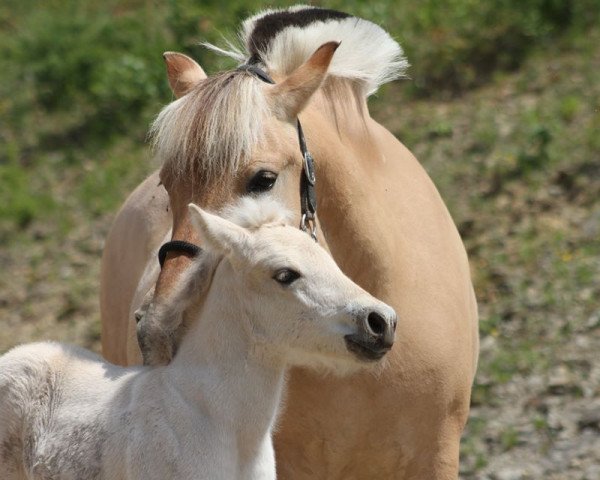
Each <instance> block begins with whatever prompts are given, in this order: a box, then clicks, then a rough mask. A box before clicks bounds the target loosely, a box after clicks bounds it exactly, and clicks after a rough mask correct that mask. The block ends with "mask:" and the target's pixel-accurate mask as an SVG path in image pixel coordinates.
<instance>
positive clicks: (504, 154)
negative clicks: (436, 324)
mask: <svg viewBox="0 0 600 480" xmlns="http://www.w3.org/2000/svg"><path fill="white" fill-rule="evenodd" d="M293 3H296V2H279V3H276V4H265V3H263V2H258V1H254V0H233V1H229V2H222V1H220V2H217V1H213V0H207V1H202V2H201V1H193V0H180V1H174V0H168V1H161V2H159V1H148V0H121V1H115V0H102V1H99V0H87V1H81V0H46V1H44V2H40V1H32V0H3V1H2V3H0V72H1V73H0V80H1V81H0V242H1V245H2V249H1V250H0V272H1V273H0V327H1V328H0V352H2V351H5V350H6V349H7V348H9V347H10V346H12V345H14V344H16V343H19V342H23V341H28V340H33V339H42V338H55V339H61V340H67V341H72V342H76V343H79V344H81V345H84V346H86V347H89V348H93V349H95V350H98V348H99V330H100V327H99V313H98V307H97V303H98V282H99V280H98V279H99V258H100V254H101V249H102V245H103V239H104V237H105V235H106V232H107V231H108V228H109V226H110V221H111V219H112V218H113V216H114V214H115V212H116V209H117V208H118V207H119V205H120V204H121V203H122V202H123V200H124V199H125V197H126V195H127V194H128V193H129V192H130V191H131V190H132V189H133V188H134V187H135V186H136V185H137V183H139V182H140V181H141V180H142V179H143V178H144V176H145V175H146V174H148V173H149V172H150V171H152V169H153V168H156V165H155V164H153V162H152V159H151V154H150V152H149V149H148V146H147V144H146V132H147V130H148V126H149V123H150V122H151V120H152V118H153V117H154V116H155V115H156V114H157V113H158V111H159V110H160V108H161V106H162V105H164V104H166V103H168V102H169V101H170V100H171V99H172V97H171V93H170V91H169V89H168V84H167V82H166V77H165V73H164V66H163V61H162V58H161V54H162V52H163V51H167V50H176V51H182V52H185V53H188V54H190V55H192V56H193V57H195V58H196V59H197V60H198V61H199V62H200V64H201V65H202V66H203V67H204V68H205V70H206V71H207V72H208V73H209V74H210V73H214V72H216V71H218V70H221V69H223V68H228V67H232V66H233V65H232V64H231V63H230V61H229V60H227V59H224V58H220V57H217V56H215V55H214V54H213V53H210V52H208V51H206V50H203V49H202V48H201V47H199V46H198V42H199V41H203V40H208V41H211V42H214V43H217V44H223V43H224V42H223V38H224V37H225V38H233V37H234V36H235V32H236V29H237V27H238V26H239V23H240V21H241V20H242V19H243V18H245V17H246V16H248V15H249V14H252V13H255V12H256V11H258V10H260V9H262V8H266V7H269V6H285V5H291V4H293ZM314 4H315V5H320V6H326V7H328V8H335V9H339V10H343V11H346V12H348V13H352V14H355V15H357V16H361V17H363V18H366V19H369V20H372V21H374V22H376V23H378V24H380V25H382V26H383V27H384V28H385V29H386V30H388V31H389V32H390V33H391V34H392V35H393V36H394V37H395V38H396V39H397V40H398V41H399V42H400V43H401V45H402V46H403V47H404V49H405V52H406V54H407V56H408V59H409V61H410V63H411V65H412V66H411V68H410V70H409V74H410V79H407V80H403V81H399V82H395V83H393V84H391V85H387V86H385V87H384V88H383V89H382V90H381V91H380V92H379V93H378V95H377V96H376V97H374V98H372V99H371V101H370V108H371V111H372V114H373V116H374V117H375V118H377V119H378V120H379V121H380V122H381V123H383V124H384V125H385V126H387V127H388V128H389V129H390V130H391V131H392V132H393V133H394V134H395V135H396V136H398V138H399V139H400V140H401V141H402V142H404V143H405V144H406V145H407V146H408V147H409V148H410V149H411V150H412V151H413V152H414V153H415V154H416V155H417V157H418V158H419V159H420V160H421V161H422V162H423V164H424V166H425V168H426V169H427V170H428V172H429V173H430V175H431V176H432V178H433V179H434V181H435V182H436V184H437V185H438V188H439V189H440V191H441V193H442V196H443V197H444V199H445V200H446V202H447V204H448V206H449V208H450V210H451V213H452V214H453V217H454V219H455V221H456V222H457V224H458V226H459V229H460V231H461V234H462V235H463V238H464V240H465V243H466V245H467V248H468V250H469V254H470V258H471V264H472V267H473V268H472V270H473V277H474V281H475V285H476V290H477V296H478V299H479V303H480V313H481V336H482V337H481V338H482V354H481V360H480V369H479V374H478V379H477V382H476V385H475V387H474V396H473V409H472V412H473V413H472V418H471V421H470V423H469V427H468V429H467V432H466V435H465V439H464V441H463V448H462V455H463V462H462V466H461V469H462V470H461V471H462V476H463V477H464V478H498V479H501V478H502V479H503V478H507V479H508V478H557V479H558V478H560V479H563V478H573V479H575V478H577V479H581V478H590V479H592V478H600V467H598V468H599V469H597V470H594V468H596V467H594V465H599V464H600V459H599V456H600V440H598V438H599V437H600V435H599V433H600V403H599V401H600V400H599V399H600V366H599V365H598V360H597V352H599V351H600V307H599V298H600V240H599V239H600V22H599V20H600V0H580V1H575V0H571V1H569V0H529V1H522V0H521V1H518V0H487V1H484V0H446V1H441V0H423V1H420V2H408V1H389V0H372V1H359V0H355V1H352V0H348V1H341V0H340V1H337V0H336V1H330V2H314ZM565 412H566V413H565ZM590 412H591V413H590ZM594 412H598V413H597V416H596V417H594V414H595V413H594ZM590 418H591V420H590ZM586 419H587V420H586ZM557 451H558V452H559V453H556V452H557ZM560 452H562V453H560ZM594 452H595V453H594ZM517 458H519V459H521V460H519V461H518V462H517V461H516V460H515V459H517ZM513 460H515V461H513ZM515 465H517V466H515ZM507 469H508V470H507ZM511 469H512V470H511ZM511 475H512V476H511Z"/></svg>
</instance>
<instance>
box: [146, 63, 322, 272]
mask: <svg viewBox="0 0 600 480" xmlns="http://www.w3.org/2000/svg"><path fill="white" fill-rule="evenodd" d="M237 69H238V70H244V71H247V72H250V73H252V74H253V75H254V76H255V77H257V78H258V79H259V80H262V81H263V82H265V83H270V84H275V81H274V80H273V79H272V78H271V77H270V76H269V74H268V73H267V72H265V71H264V70H262V69H261V68H259V67H258V66H256V65H255V64H253V63H246V64H244V65H240V66H239V67H238V68H237ZM296 130H297V131H298V143H299V145H300V152H301V153H302V174H301V176H300V213H301V215H302V216H301V219H300V229H301V230H302V231H304V232H308V233H310V236H311V237H312V239H313V240H314V241H315V242H316V241H317V192H316V190H315V182H316V176H315V161H314V159H313V157H312V155H311V154H310V152H309V151H308V148H307V147H306V139H305V138H304V132H303V131H302V125H301V124H300V120H299V119H296ZM169 252H182V253H186V254H187V255H190V256H192V257H195V256H197V255H199V254H200V252H202V249H201V248H200V247H199V246H198V245H194V244H193V243H189V242H186V241H185V240H172V241H170V242H166V243H164V244H163V245H162V246H161V247H160V250H159V251H158V262H159V264H160V268H162V267H163V265H164V263H165V260H166V258H167V254H168V253H169Z"/></svg>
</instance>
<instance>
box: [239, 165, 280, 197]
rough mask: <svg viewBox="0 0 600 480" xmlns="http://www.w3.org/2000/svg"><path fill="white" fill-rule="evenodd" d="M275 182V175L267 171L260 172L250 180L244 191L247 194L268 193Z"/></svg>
mask: <svg viewBox="0 0 600 480" xmlns="http://www.w3.org/2000/svg"><path fill="white" fill-rule="evenodd" d="M276 181H277V174H276V173H275V172H271V171H269V170H260V171H258V172H256V174H255V175H254V176H253V177H252V178H251V179H250V181H249V182H248V186H247V187H246V190H247V191H248V193H262V192H268V191H269V190H271V189H272V188H273V185H275V182H276Z"/></svg>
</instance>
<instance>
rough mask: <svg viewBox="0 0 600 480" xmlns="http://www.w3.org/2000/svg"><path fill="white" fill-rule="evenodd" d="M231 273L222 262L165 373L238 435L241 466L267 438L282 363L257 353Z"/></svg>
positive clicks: (183, 392) (221, 428)
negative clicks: (271, 360)
mask: <svg viewBox="0 0 600 480" xmlns="http://www.w3.org/2000/svg"><path fill="white" fill-rule="evenodd" d="M230 273H231V266H230V265H229V263H228V262H226V261H222V262H220V264H219V266H218V267H217V272H216V273H215V275H214V278H213V282H212V285H211V287H210V291H209V293H208V295H207V297H206V300H205V302H204V304H203V306H202V309H201V311H198V312H195V313H193V314H194V315H196V316H197V317H198V318H199V319H198V320H197V321H194V322H192V325H191V326H190V329H189V331H188V332H187V333H186V334H185V336H184V338H183V341H182V343H181V346H180V347H179V350H178V352H177V355H176V356H175V358H174V359H173V361H172V362H171V364H170V365H169V366H168V367H167V372H166V373H167V376H168V378H169V379H170V380H169V381H170V382H171V384H172V385H173V386H174V388H176V389H177V390H178V391H179V393H180V395H181V396H182V398H185V400H186V403H187V404H189V405H192V406H193V408H196V409H197V410H198V411H199V412H202V413H201V414H202V415H205V416H207V417H208V418H209V419H210V422H211V423H213V424H215V425H216V426H217V427H218V430H219V431H222V432H228V433H226V434H227V435H234V436H235V439H232V440H233V441H234V445H235V446H237V453H238V456H240V457H241V458H240V461H241V462H240V463H242V464H243V463H244V461H245V459H247V460H248V461H252V457H253V456H256V455H257V452H258V451H259V449H260V448H262V447H264V446H265V442H266V441H269V436H270V430H271V428H272V426H273V423H274V421H275V417H276V414H277V409H278V406H279V403H280V398H281V393H282V390H283V384H284V364H283V362H281V363H280V364H278V363H277V362H270V363H268V364H267V363H266V362H263V361H261V359H259V358H257V357H256V355H254V352H253V349H254V347H253V344H252V343H251V341H250V339H249V337H248V334H247V332H248V327H247V325H246V322H247V321H248V320H247V319H246V318H243V316H244V314H243V305H242V303H241V300H240V298H239V296H238V294H237V292H236V291H235V288H232V283H231V282H229V281H228V280H230V279H231V277H230ZM269 445H270V443H269Z"/></svg>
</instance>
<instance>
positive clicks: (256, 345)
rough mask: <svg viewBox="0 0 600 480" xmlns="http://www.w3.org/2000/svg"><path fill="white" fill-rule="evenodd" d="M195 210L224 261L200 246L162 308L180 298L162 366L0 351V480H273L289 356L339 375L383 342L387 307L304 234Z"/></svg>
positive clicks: (390, 322) (382, 348) (388, 330)
mask: <svg viewBox="0 0 600 480" xmlns="http://www.w3.org/2000/svg"><path fill="white" fill-rule="evenodd" d="M195 215H197V218H198V222H202V224H201V225H199V227H198V228H200V229H201V230H202V234H203V235H205V236H206V237H207V242H209V243H210V242H212V245H211V250H212V251H213V252H215V253H217V254H219V255H224V258H218V257H217V256H215V255H211V254H206V253H204V254H203V255H202V258H199V259H198V260H197V261H196V262H195V263H194V264H192V266H191V267H190V268H189V269H188V271H187V272H186V274H185V278H184V279H182V285H181V286H180V288H179V292H178V295H177V299H176V304H175V303H174V304H173V305H171V308H174V309H179V308H181V304H185V305H186V308H185V315H186V317H188V320H187V321H188V325H189V329H188V331H187V332H186V333H185V335H184V336H183V339H182V341H181V345H180V348H179V351H178V353H177V355H176V356H175V357H174V359H173V361H172V362H171V363H170V364H169V365H168V366H164V367H129V368H124V367H117V366H114V365H111V364H109V363H107V362H106V361H103V360H102V359H100V358H99V357H97V356H96V355H93V354H91V353H90V352H88V351H86V350H83V349H80V348H77V347H70V346H65V345H62V344H58V343H36V344H30V345H25V346H21V347H17V348H15V349H13V350H11V351H10V352H9V353H7V354H6V355H5V356H3V357H0V419H1V422H0V445H1V448H0V472H1V478H2V480H23V479H27V480H46V479H53V480H63V479H64V480H70V479H77V480H87V479H89V480H91V479H97V480H101V479H102V480H166V479H177V480H199V479H207V480H216V479H223V480H231V479H265V480H266V479H273V480H274V479H275V458H274V451H273V446H272V441H271V429H272V427H273V424H274V421H275V417H276V414H277V411H278V408H279V403H280V397H281V393H282V390H283V386H284V370H285V367H286V365H287V364H288V363H290V362H291V363H292V364H297V365H305V366H306V365H313V364H316V365H320V366H321V365H324V366H329V367H330V368H334V369H336V370H337V371H342V372H348V371H352V370H355V369H357V368H361V365H364V364H365V362H367V361H368V360H369V359H373V358H375V357H377V358H381V357H382V356H383V355H384V354H385V352H386V351H388V350H389V348H390V346H391V342H392V341H393V333H394V328H395V322H396V320H395V314H394V312H393V311H392V309H391V308H389V307H388V306H386V305H384V304H382V303H381V302H379V301H377V300H375V299H374V298H372V297H371V296H370V295H368V294H367V293H366V292H364V291H363V290H362V289H361V288H360V287H358V286H356V285H355V284H353V283H352V282H351V281H350V280H348V279H347V278H346V277H345V276H344V275H343V273H342V272H341V271H340V270H339V269H338V268H337V266H336V265H335V263H334V262H333V261H332V260H331V259H330V257H328V255H327V254H326V253H325V252H324V251H323V250H322V249H320V248H318V247H317V246H316V244H314V243H313V242H312V241H311V240H310V238H309V237H308V236H307V235H305V234H304V233H302V232H300V231H298V230H297V229H295V228H293V227H289V226H285V225H283V224H282V223H281V222H277V223H275V222H273V216H271V218H270V219H269V223H268V224H266V225H262V226H255V228H254V229H253V230H252V231H250V230H246V229H244V228H241V227H238V226H237V225H235V224H231V223H230V222H227V221H225V220H223V219H220V218H219V217H215V216H213V215H210V214H207V213H206V212H201V211H196V213H195ZM256 227H258V228H256ZM309 262H310V264H309ZM289 268H293V269H297V271H298V272H300V277H298V278H295V279H294V278H293V276H292V277H289V275H290V273H289V272H290V271H292V270H288V269H289ZM293 272H294V273H295V272H296V270H293ZM211 277H212V281H211ZM276 278H277V280H276ZM290 278H291V279H292V281H291V282H288V281H289V279H290ZM209 285H210V288H208V286H209ZM206 290H208V293H206ZM299 328H302V331H301V332H299ZM373 329H375V330H377V331H376V332H374V331H373ZM380 330H381V331H385V333H383V334H378V331H380ZM355 335H357V336H358V337H356V338H358V340H356V338H355ZM348 337H351V339H352V341H355V340H356V341H357V342H358V345H359V347H358V348H359V351H358V353H356V352H357V350H356V348H354V349H351V348H350V346H349V345H350V344H349V343H348V342H349V341H350V340H348ZM353 345H357V344H356V343H354V344H353ZM360 348H364V349H366V351H361V350H360ZM369 354H371V355H375V356H374V357H370V356H368V355H369ZM365 355H367V356H365ZM370 363H372V362H370Z"/></svg>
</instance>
